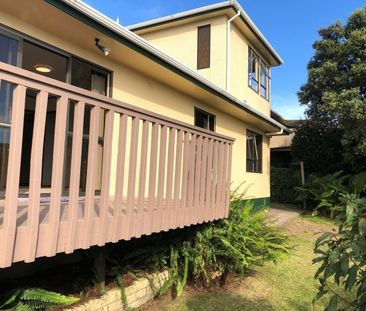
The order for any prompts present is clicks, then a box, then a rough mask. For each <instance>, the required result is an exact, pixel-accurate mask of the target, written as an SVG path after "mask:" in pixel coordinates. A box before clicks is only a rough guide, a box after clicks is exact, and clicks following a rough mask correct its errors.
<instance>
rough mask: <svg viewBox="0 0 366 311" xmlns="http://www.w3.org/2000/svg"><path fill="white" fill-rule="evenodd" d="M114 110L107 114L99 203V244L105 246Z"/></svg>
mask: <svg viewBox="0 0 366 311" xmlns="http://www.w3.org/2000/svg"><path fill="white" fill-rule="evenodd" d="M113 124H114V112H113V111H112V110H108V111H107V113H106V116H105V125H104V144H103V163H102V188H101V191H100V205H99V228H98V229H99V230H98V246H104V245H105V243H106V240H107V235H106V233H107V224H106V221H107V216H108V213H109V202H110V199H109V191H110V180H111V161H112V142H113Z"/></svg>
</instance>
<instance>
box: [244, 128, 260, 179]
mask: <svg viewBox="0 0 366 311" xmlns="http://www.w3.org/2000/svg"><path fill="white" fill-rule="evenodd" d="M262 141H263V137H262V135H260V134H257V133H255V132H252V131H250V130H247V172H252V173H261V172H262Z"/></svg>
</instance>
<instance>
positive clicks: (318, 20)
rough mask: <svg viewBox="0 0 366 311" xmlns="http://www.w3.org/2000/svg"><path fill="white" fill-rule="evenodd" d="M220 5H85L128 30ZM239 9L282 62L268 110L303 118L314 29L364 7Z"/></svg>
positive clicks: (321, 0) (109, 1)
mask: <svg viewBox="0 0 366 311" xmlns="http://www.w3.org/2000/svg"><path fill="white" fill-rule="evenodd" d="M219 1H220V0H217V1H216V0H184V1H168V0H135V1H127V0H86V2H87V3H88V4H90V5H92V6H93V7H95V8H96V9H98V10H99V11H101V12H103V13H104V14H106V15H107V16H109V17H111V18H113V19H116V18H117V16H118V17H119V19H120V23H121V24H122V25H130V24H135V23H138V22H142V21H146V20H149V19H153V18H157V17H162V16H165V15H170V14H174V13H178V12H182V11H185V10H190V9H193V8H197V7H201V6H205V5H209V4H213V3H216V2H219ZM239 2H240V4H241V5H242V6H243V8H244V10H245V11H246V12H247V13H248V15H249V16H250V17H251V19H252V20H253V21H254V23H255V24H256V25H257V26H258V27H259V29H260V30H261V31H262V33H263V34H264V35H265V36H266V38H267V39H268V40H269V41H270V42H271V44H272V45H273V47H274V48H275V49H276V50H277V51H278V52H279V54H280V55H281V56H282V58H283V59H284V61H285V64H284V65H282V66H281V67H276V68H273V70H272V108H273V109H274V110H276V111H278V112H279V113H280V114H282V115H283V116H284V117H286V118H290V119H291V118H299V117H303V110H304V107H301V106H300V105H299V104H298V100H297V95H296V93H297V91H298V90H299V88H300V86H301V84H303V83H305V82H306V77H307V70H306V65H307V63H308V61H309V60H310V58H311V57H312V55H313V49H312V44H313V42H314V41H315V40H316V39H317V38H318V33H317V30H318V29H320V28H322V27H326V26H328V25H329V24H331V23H333V22H335V21H337V20H341V21H342V22H346V20H347V17H348V16H349V15H350V14H351V13H352V12H353V11H354V10H355V9H357V8H360V7H362V6H364V5H366V1H365V0H363V1H361V0H240V1H239Z"/></svg>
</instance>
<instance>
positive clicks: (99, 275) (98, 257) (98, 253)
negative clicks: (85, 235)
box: [93, 247, 106, 295]
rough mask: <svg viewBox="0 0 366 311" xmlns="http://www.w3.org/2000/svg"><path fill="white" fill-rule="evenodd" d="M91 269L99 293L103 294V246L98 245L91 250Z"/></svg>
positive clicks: (104, 269) (104, 290)
mask: <svg viewBox="0 0 366 311" xmlns="http://www.w3.org/2000/svg"><path fill="white" fill-rule="evenodd" d="M93 259H94V260H93V268H94V269H93V271H94V274H95V282H96V284H97V286H98V288H99V291H100V294H101V295H104V294H105V292H106V289H105V273H106V267H105V249H104V248H103V247H98V248H96V249H95V251H94V252H93Z"/></svg>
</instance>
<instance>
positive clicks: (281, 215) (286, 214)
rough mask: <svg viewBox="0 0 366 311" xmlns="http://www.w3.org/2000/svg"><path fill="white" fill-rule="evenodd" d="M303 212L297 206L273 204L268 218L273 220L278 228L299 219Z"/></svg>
mask: <svg viewBox="0 0 366 311" xmlns="http://www.w3.org/2000/svg"><path fill="white" fill-rule="evenodd" d="M302 213H303V210H301V209H299V207H298V206H296V205H291V204H281V203H271V206H270V208H269V210H268V214H267V215H268V217H269V218H271V219H273V220H274V222H275V223H276V224H277V225H278V226H281V227H282V226H284V225H285V224H286V223H288V222H289V221H291V220H292V219H294V218H296V217H299V216H300V215H301V214H302Z"/></svg>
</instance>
